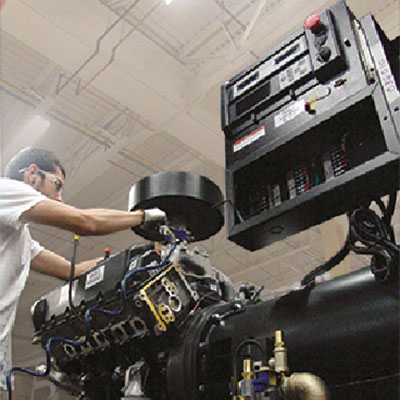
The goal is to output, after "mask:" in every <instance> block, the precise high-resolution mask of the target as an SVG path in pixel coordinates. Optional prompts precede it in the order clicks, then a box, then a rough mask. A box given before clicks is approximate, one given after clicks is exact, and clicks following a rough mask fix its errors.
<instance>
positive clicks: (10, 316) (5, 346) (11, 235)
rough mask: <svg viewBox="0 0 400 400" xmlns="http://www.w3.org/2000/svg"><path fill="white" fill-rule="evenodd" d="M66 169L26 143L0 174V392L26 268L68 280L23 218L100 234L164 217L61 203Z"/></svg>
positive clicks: (80, 267) (63, 263)
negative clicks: (31, 232)
mask: <svg viewBox="0 0 400 400" xmlns="http://www.w3.org/2000/svg"><path fill="white" fill-rule="evenodd" d="M64 180H65V171H64V169H63V167H62V165H61V163H60V162H59V160H57V158H55V157H54V155H53V154H52V153H50V152H48V151H45V150H41V149H34V148H27V149H24V150H22V151H20V152H19V153H18V154H17V155H15V156H14V157H13V158H12V159H11V161H10V162H9V163H8V164H7V166H6V170H5V178H1V179H0V393H1V391H2V390H6V382H5V376H6V373H7V371H8V370H9V369H10V368H11V330H12V327H13V324H14V319H15V313H16V308H17V304H18V299H19V296H20V295H21V292H22V289H23V288H24V285H25V282H26V279H27V277H28V272H29V268H31V269H33V270H34V271H39V272H42V273H44V274H47V275H51V276H55V277H58V278H61V279H65V280H68V279H69V274H70V262H69V261H67V260H66V259H65V258H63V257H61V256H59V255H57V254H55V253H53V252H51V251H49V250H46V249H44V248H43V247H42V246H40V245H39V243H38V242H36V241H34V240H33V239H32V238H31V236H30V233H29V229H28V225H27V224H28V223H29V222H35V223H39V224H43V225H50V226H55V227H58V228H61V229H65V230H68V231H71V232H74V233H76V234H79V235H82V236H84V235H105V234H108V233H112V232H117V231H120V230H123V229H129V228H131V227H132V226H137V225H140V224H150V223H156V222H164V221H165V219H166V215H165V213H164V212H163V211H161V210H159V209H157V208H155V209H151V210H136V211H132V212H128V211H117V210H109V209H87V210H83V209H78V208H75V207H72V206H68V205H66V204H64V203H63V201H62V197H61V191H62V188H63V185H64ZM97 261H99V259H96V260H89V261H85V262H82V263H80V264H77V265H76V269H75V276H78V275H80V274H82V273H83V272H85V271H86V270H88V269H89V268H91V267H92V266H94V265H95V264H96V262H97Z"/></svg>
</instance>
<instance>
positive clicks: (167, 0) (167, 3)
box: [164, 0, 174, 6]
mask: <svg viewBox="0 0 400 400" xmlns="http://www.w3.org/2000/svg"><path fill="white" fill-rule="evenodd" d="M164 1H165V4H166V5H167V6H169V5H170V4H171V3H172V2H173V1H174V0H164Z"/></svg>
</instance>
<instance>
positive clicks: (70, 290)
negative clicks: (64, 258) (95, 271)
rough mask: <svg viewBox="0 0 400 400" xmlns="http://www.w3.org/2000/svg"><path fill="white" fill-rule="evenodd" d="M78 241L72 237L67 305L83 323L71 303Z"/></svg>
mask: <svg viewBox="0 0 400 400" xmlns="http://www.w3.org/2000/svg"><path fill="white" fill-rule="evenodd" d="M78 241H79V236H78V235H76V234H75V235H74V250H73V252H72V258H71V268H70V273H69V287H68V303H69V307H70V309H71V311H72V313H73V314H74V315H75V317H76V318H78V320H79V321H81V322H83V319H82V317H81V316H80V315H79V313H78V312H77V311H76V308H75V306H74V303H73V301H72V284H73V281H74V277H75V260H76V250H77V247H78Z"/></svg>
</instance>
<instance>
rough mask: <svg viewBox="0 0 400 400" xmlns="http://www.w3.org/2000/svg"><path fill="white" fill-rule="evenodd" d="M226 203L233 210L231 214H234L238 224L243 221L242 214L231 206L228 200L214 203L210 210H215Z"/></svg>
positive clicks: (231, 203)
mask: <svg viewBox="0 0 400 400" xmlns="http://www.w3.org/2000/svg"><path fill="white" fill-rule="evenodd" d="M225 203H228V204H230V206H231V207H232V209H233V212H234V213H235V214H236V216H237V217H238V219H239V221H240V222H243V221H244V218H243V216H242V214H241V213H240V212H239V210H238V208H237V207H236V206H235V205H234V204H233V202H232V201H231V200H230V199H226V200H222V201H220V202H219V203H216V204H214V205H213V206H212V208H216V207H218V206H222V205H223V204H225Z"/></svg>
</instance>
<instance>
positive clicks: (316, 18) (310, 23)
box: [304, 14, 321, 30]
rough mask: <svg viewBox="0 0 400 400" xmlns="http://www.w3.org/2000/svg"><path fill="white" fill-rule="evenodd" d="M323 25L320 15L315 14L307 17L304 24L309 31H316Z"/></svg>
mask: <svg viewBox="0 0 400 400" xmlns="http://www.w3.org/2000/svg"><path fill="white" fill-rule="evenodd" d="M320 23H321V17H320V15H319V14H313V15H310V16H309V17H307V19H306V21H305V22H304V26H305V27H306V28H307V29H311V30H312V29H314V28H315V27H317V26H318V25H319V24H320Z"/></svg>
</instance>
